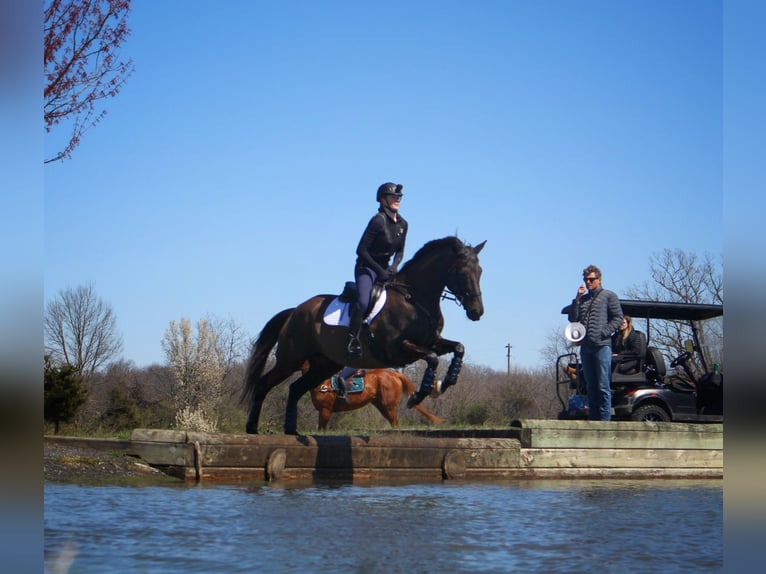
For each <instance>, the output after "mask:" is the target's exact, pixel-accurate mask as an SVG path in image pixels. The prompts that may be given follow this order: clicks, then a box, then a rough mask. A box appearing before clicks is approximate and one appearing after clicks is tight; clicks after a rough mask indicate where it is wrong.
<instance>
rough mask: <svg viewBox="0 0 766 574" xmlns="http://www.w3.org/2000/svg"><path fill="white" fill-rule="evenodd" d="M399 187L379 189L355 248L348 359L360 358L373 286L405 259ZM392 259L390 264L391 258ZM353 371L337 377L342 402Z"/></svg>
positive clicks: (388, 185) (386, 278)
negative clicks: (375, 210)
mask: <svg viewBox="0 0 766 574" xmlns="http://www.w3.org/2000/svg"><path fill="white" fill-rule="evenodd" d="M402 188H403V186H402V185H401V184H397V183H390V182H387V183H384V184H383V185H381V186H380V187H378V193H377V195H376V200H377V201H378V203H379V204H380V206H379V208H378V213H376V214H375V215H374V216H373V217H372V219H370V221H369V223H368V224H367V228H366V229H365V230H364V233H363V234H362V238H361V239H360V240H359V245H358V246H357V248H356V255H357V259H356V266H355V268H354V279H356V291H357V300H356V304H355V305H352V306H351V314H350V315H351V316H350V319H349V327H348V332H349V341H348V347H347V352H348V355H349V356H350V357H359V356H361V354H362V346H361V344H360V342H359V331H360V330H361V328H362V320H363V319H364V315H365V312H366V311H367V309H368V307H369V305H370V294H371V292H372V286H373V285H374V284H375V283H386V282H387V281H389V280H391V279H392V278H393V277H394V275H396V271H397V268H398V267H399V264H400V263H401V262H402V258H403V257H404V244H405V242H406V240H407V221H406V220H405V219H404V218H403V217H402V216H401V215H400V214H399V204H400V203H401V201H402V195H403V194H402ZM392 257H393V262H392V261H391V258H392ZM355 370H356V369H355V368H354V367H345V368H344V369H343V370H342V371H341V372H340V374H339V375H338V381H337V382H338V389H339V391H338V395H339V396H340V397H341V398H345V391H346V389H345V385H346V383H345V379H346V378H347V377H349V376H351V375H352V374H353V373H354V371H355Z"/></svg>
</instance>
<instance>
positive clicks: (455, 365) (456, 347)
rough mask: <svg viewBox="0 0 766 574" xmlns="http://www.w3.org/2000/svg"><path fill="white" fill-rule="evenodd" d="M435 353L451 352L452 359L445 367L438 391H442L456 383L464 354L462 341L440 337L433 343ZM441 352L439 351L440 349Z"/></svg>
mask: <svg viewBox="0 0 766 574" xmlns="http://www.w3.org/2000/svg"><path fill="white" fill-rule="evenodd" d="M435 349H436V353H437V354H439V355H444V354H446V353H449V352H452V360H451V361H450V364H449V367H447V374H446V375H445V376H444V381H442V384H441V388H440V389H439V393H443V392H444V391H446V390H447V389H448V388H449V387H451V386H452V385H454V384H456V383H457V378H458V376H459V375H460V370H461V369H462V368H463V356H464V355H465V347H464V346H463V344H462V343H458V342H457V341H450V340H449V339H440V340H439V341H438V342H437V344H436V345H435ZM442 350H443V352H440V351H442Z"/></svg>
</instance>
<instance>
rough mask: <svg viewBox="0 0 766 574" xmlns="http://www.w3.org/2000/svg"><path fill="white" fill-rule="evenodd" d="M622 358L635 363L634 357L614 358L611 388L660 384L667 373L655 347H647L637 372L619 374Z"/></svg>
mask: <svg viewBox="0 0 766 574" xmlns="http://www.w3.org/2000/svg"><path fill="white" fill-rule="evenodd" d="M641 335H643V333H641ZM623 358H624V359H625V360H631V361H636V355H627V354H626V355H621V356H619V357H615V364H614V365H613V369H612V387H615V386H617V387H622V386H628V385H648V384H657V383H661V382H662V380H663V378H664V377H665V373H666V372H667V368H666V366H665V358H664V357H663V356H662V353H661V352H660V350H659V349H658V348H657V347H649V348H648V349H647V350H646V354H645V355H644V356H643V357H640V358H639V359H640V361H639V369H638V371H637V372H627V373H621V372H620V370H619V368H618V366H619V365H620V364H621V363H622V359H623ZM623 370H625V369H623Z"/></svg>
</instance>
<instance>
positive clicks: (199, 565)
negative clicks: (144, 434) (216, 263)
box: [45, 480, 723, 573]
mask: <svg viewBox="0 0 766 574" xmlns="http://www.w3.org/2000/svg"><path fill="white" fill-rule="evenodd" d="M722 499H723V484H722V481H718V480H705V481H669V480H654V481H619V480H608V481H606V480H605V481H549V480H546V481H495V482H482V483H467V482H449V483H428V484H422V483H418V484H404V483H397V484H391V483H386V484H383V483H380V484H361V485H359V484H357V485H348V484H342V485H341V484H333V483H331V482H328V483H325V484H315V483H306V484H301V483H294V482H290V483H287V482H285V483H281V484H279V483H277V484H265V483H256V484H247V485H209V484H201V485H196V486H190V485H182V484H178V485H174V486H168V485H163V486H156V485H153V486H146V487H142V488H137V487H115V486H101V487H99V486H83V485H72V484H46V485H45V549H46V566H47V571H49V572H53V571H54V568H55V567H56V566H67V559H68V558H67V553H68V557H69V559H70V560H71V562H70V565H71V568H69V571H70V572H100V573H101V572H136V571H144V572H161V573H164V572H254V571H258V572H295V571H310V572H320V573H321V572H333V573H338V572H360V573H366V572H369V573H374V572H407V573H416V572H423V573H430V572H440V571H447V572H586V571H587V572H656V571H662V572H719V571H721V569H722V522H723V520H722V516H723V509H722ZM63 571H66V570H63Z"/></svg>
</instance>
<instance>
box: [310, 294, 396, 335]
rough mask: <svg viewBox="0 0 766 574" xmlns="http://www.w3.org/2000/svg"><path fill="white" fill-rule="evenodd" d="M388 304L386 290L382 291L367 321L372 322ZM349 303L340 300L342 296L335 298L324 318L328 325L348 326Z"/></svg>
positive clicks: (366, 318)
mask: <svg viewBox="0 0 766 574" xmlns="http://www.w3.org/2000/svg"><path fill="white" fill-rule="evenodd" d="M385 304H386V290H385V289H384V290H383V291H381V292H380V297H378V299H377V301H375V305H373V307H372V311H370V314H369V315H367V317H365V321H367V323H372V320H373V319H374V318H375V317H376V316H377V315H378V313H380V310H381V309H382V308H383V305H385ZM349 305H350V304H349V303H344V302H343V301H341V300H340V297H336V298H335V299H333V300H332V301H331V302H330V304H329V305H328V306H327V310H326V311H325V313H324V317H323V318H322V319H323V320H324V322H325V324H326V325H332V326H335V327H348V322H349Z"/></svg>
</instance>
